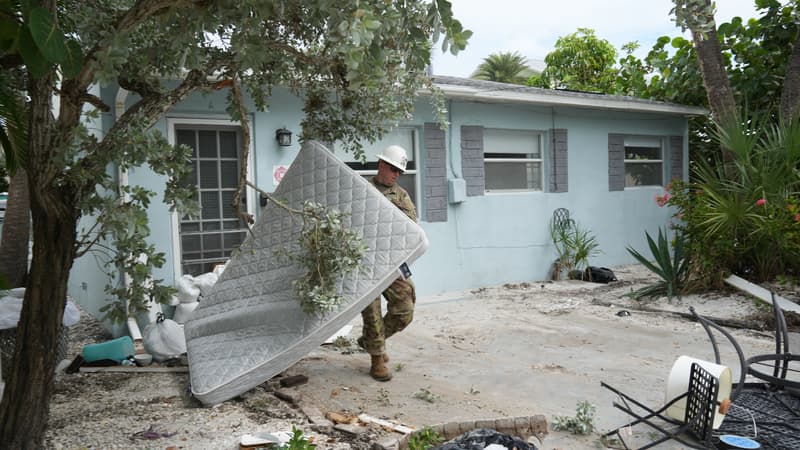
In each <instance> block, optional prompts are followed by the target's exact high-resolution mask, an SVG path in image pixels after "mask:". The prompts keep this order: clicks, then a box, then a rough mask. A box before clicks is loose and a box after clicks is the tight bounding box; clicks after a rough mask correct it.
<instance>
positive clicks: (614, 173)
mask: <svg viewBox="0 0 800 450" xmlns="http://www.w3.org/2000/svg"><path fill="white" fill-rule="evenodd" d="M608 190H609V191H624V190H625V137H624V136H623V135H621V134H609V135H608Z"/></svg>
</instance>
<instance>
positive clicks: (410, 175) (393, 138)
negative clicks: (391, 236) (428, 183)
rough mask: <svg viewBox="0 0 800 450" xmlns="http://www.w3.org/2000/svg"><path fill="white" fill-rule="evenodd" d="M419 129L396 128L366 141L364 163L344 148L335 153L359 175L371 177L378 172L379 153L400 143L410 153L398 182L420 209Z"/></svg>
mask: <svg viewBox="0 0 800 450" xmlns="http://www.w3.org/2000/svg"><path fill="white" fill-rule="evenodd" d="M416 143H417V130H416V128H410V127H399V128H394V129H392V130H391V131H390V132H388V133H386V134H385V135H384V136H383V139H381V140H380V141H377V142H375V143H373V144H370V143H369V142H364V143H363V145H364V155H365V156H366V158H367V162H366V163H364V164H362V163H361V162H360V161H357V160H356V159H355V157H354V156H353V154H352V153H345V152H344V151H342V150H339V149H336V150H335V151H334V153H335V154H336V156H338V157H339V159H341V160H342V161H344V162H345V163H346V164H347V165H348V166H350V168H352V169H353V170H355V171H356V172H357V173H358V174H359V175H361V176H362V177H364V178H367V179H371V178H372V177H373V176H374V175H375V174H377V173H378V157H377V156H378V155H379V154H380V153H381V152H382V151H383V149H384V148H386V147H388V146H389V145H392V144H394V145H399V146H401V147H403V148H404V149H406V153H407V155H408V164H407V165H406V171H405V172H403V174H402V175H400V177H398V178H397V183H398V184H399V185H400V187H402V188H403V189H405V190H406V192H408V195H409V196H410V197H411V200H412V201H413V202H414V205H415V206H416V207H417V210H418V211H419V202H418V201H417V144H416Z"/></svg>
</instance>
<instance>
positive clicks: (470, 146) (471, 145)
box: [461, 126, 486, 197]
mask: <svg viewBox="0 0 800 450" xmlns="http://www.w3.org/2000/svg"><path fill="white" fill-rule="evenodd" d="M461 170H462V172H463V175H464V181H466V183H467V196H470V197H473V196H476V195H483V192H484V190H485V188H486V179H485V177H484V169H483V127H481V126H462V127H461Z"/></svg>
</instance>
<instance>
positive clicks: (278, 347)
mask: <svg viewBox="0 0 800 450" xmlns="http://www.w3.org/2000/svg"><path fill="white" fill-rule="evenodd" d="M274 196H275V198H277V199H281V200H283V201H285V202H286V203H287V204H288V205H289V206H291V207H293V208H298V209H299V208H301V207H302V204H303V202H304V201H306V200H310V201H314V202H317V203H321V204H323V205H325V206H326V207H328V208H329V209H335V210H338V211H341V212H343V213H344V215H343V217H342V220H343V223H344V225H345V226H346V227H348V228H349V229H351V230H352V231H355V232H356V233H357V234H358V235H359V236H361V238H362V241H363V243H364V244H365V245H366V246H367V248H368V250H367V251H366V252H365V256H364V259H363V261H362V263H363V264H362V265H363V267H362V268H361V269H360V270H358V271H354V272H351V273H350V274H347V275H345V276H344V277H343V279H342V280H341V282H340V284H339V289H340V292H341V295H342V297H344V299H345V301H344V302H343V303H342V304H341V305H339V306H338V308H337V309H335V310H333V311H331V312H329V313H327V314H326V315H323V316H317V315H313V314H306V313H305V312H303V310H302V309H301V307H300V304H299V302H298V300H297V298H296V295H295V293H294V288H293V286H292V281H293V280H295V279H297V278H299V277H300V276H302V275H303V270H302V269H301V268H300V267H299V266H297V265H296V264H295V263H294V262H291V261H288V260H287V258H285V257H280V256H278V255H279V254H280V249H289V250H292V249H296V248H297V247H296V242H297V238H298V237H299V234H300V230H301V225H302V219H300V218H293V217H292V216H291V215H290V214H289V213H288V212H286V211H285V210H283V209H282V208H280V207H278V206H277V205H275V204H273V203H272V202H270V203H268V204H267V206H266V207H265V208H264V209H263V210H262V212H261V214H260V216H259V219H258V220H257V221H256V223H255V225H254V226H253V228H252V234H248V237H247V238H246V239H245V241H244V242H243V243H242V245H241V247H240V250H239V251H238V252H237V253H236V255H235V256H233V257H232V258H231V260H230V262H229V263H228V266H227V268H226V269H225V271H224V272H223V273H222V275H221V276H220V278H219V280H218V281H217V283H216V284H215V285H214V287H213V289H212V291H211V292H210V293H209V295H208V296H206V297H204V298H203V299H202V300H201V302H200V305H199V306H198V307H197V309H195V311H194V313H193V314H192V317H191V319H190V320H189V321H187V323H186V324H185V326H184V332H185V335H186V346H187V351H188V356H189V370H190V377H191V386H192V392H193V393H194V395H195V396H196V397H197V398H198V399H199V400H200V401H201V402H202V403H204V404H206V405H214V404H217V403H220V402H223V401H225V400H228V399H230V398H233V397H235V396H237V395H240V394H242V393H244V392H247V391H248V390H250V389H252V388H254V387H255V386H258V385H259V384H261V383H263V382H265V381H267V380H269V379H270V378H272V377H273V376H275V375H277V374H278V373H280V372H282V371H283V370H285V369H287V368H288V367H290V366H291V365H293V364H294V363H295V362H297V361H298V360H300V359H301V358H302V357H303V356H305V355H307V354H308V353H309V352H311V351H312V350H314V349H315V348H316V347H318V346H319V345H321V344H322V343H323V342H324V341H325V340H326V339H327V338H329V337H330V336H332V335H333V334H335V333H336V331H338V330H339V329H340V328H342V327H343V326H344V325H346V324H347V323H348V322H350V321H351V320H352V319H353V318H354V317H356V316H357V315H359V314H360V312H361V310H362V309H364V307H366V306H367V305H368V304H369V303H370V302H371V301H372V300H374V299H375V298H376V297H378V296H379V295H380V293H381V292H382V291H383V290H384V289H386V288H387V287H388V286H389V285H390V284H391V283H392V281H394V280H395V279H396V278H397V277H398V276H399V274H400V272H399V267H400V266H401V265H402V264H403V263H410V262H412V261H413V260H415V259H417V258H418V257H419V256H420V255H422V253H424V251H425V249H426V248H427V246H428V241H427V238H426V237H425V233H424V231H423V230H422V228H420V227H419V226H418V225H417V224H416V223H414V222H413V221H411V220H410V219H409V218H408V217H407V216H406V215H405V214H403V212H402V211H400V210H399V209H398V208H397V207H396V206H394V205H393V204H392V203H391V202H389V201H388V200H387V199H386V198H385V197H384V196H383V194H381V193H380V192H378V190H377V189H375V188H374V187H373V186H372V185H371V184H370V183H369V182H368V181H367V180H366V179H364V178H362V177H361V176H359V175H358V174H356V173H355V172H354V171H353V170H352V169H350V168H349V167H347V166H346V165H345V164H344V163H342V162H341V161H339V160H338V159H337V158H336V157H335V156H334V155H333V154H332V153H330V152H329V151H328V150H327V149H326V148H325V147H324V146H323V145H321V144H320V143H318V142H313V141H312V142H308V143H306V144H304V145H303V147H302V149H301V150H300V152H299V153H298V155H297V158H296V159H295V160H294V162H293V163H292V165H291V167H290V168H289V170H288V171H287V172H286V174H285V175H284V177H283V179H282V181H281V182H280V184H279V185H278V187H277V188H276V190H275V192H274ZM293 245H294V246H293Z"/></svg>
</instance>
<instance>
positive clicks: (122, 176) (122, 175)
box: [114, 88, 144, 350]
mask: <svg viewBox="0 0 800 450" xmlns="http://www.w3.org/2000/svg"><path fill="white" fill-rule="evenodd" d="M126 98H128V90H127V89H123V88H119V90H118V91H117V98H116V101H115V103H114V120H115V121H117V120H119V118H120V117H122V114H123V113H124V112H125V99H126ZM117 185H118V186H119V187H120V193H121V195H122V201H124V202H127V201H128V200H130V199H129V198H128V194H127V193H123V192H122V187H127V186H128V171H127V170H125V169H123V168H122V167H117ZM123 283H125V287H128V286H130V284H131V278H130V276H128V275H127V274H126V275H124V276H123ZM129 307H130V304H129V302H128V301H125V312H126V313H127V312H128V311H129ZM127 325H128V333H130V335H131V339H133V342H134V348H136V349H137V350H138V349H139V347H140V346H141V347H142V348H144V345H143V341H142V331H141V330H140V329H139V323H138V322H137V321H136V318H135V317H128V322H127Z"/></svg>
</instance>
